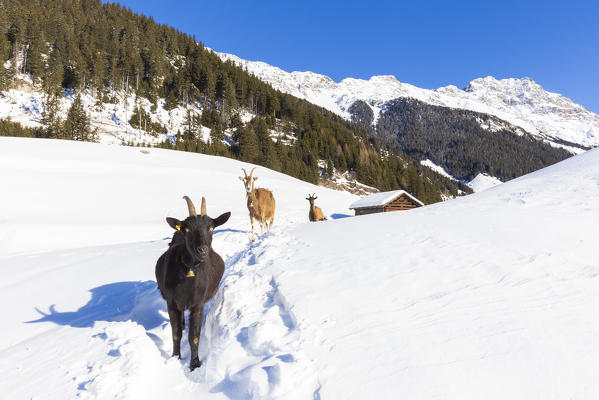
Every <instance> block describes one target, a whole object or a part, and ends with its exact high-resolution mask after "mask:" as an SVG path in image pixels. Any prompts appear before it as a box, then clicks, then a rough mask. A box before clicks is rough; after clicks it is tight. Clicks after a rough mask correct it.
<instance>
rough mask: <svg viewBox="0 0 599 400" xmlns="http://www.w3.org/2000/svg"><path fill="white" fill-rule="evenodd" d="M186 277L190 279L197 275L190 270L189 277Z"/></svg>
mask: <svg viewBox="0 0 599 400" xmlns="http://www.w3.org/2000/svg"><path fill="white" fill-rule="evenodd" d="M185 276H186V277H188V278H193V277H194V276H196V274H194V273H193V270H191V269H190V270H189V271H187V275H185Z"/></svg>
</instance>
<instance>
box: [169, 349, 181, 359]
mask: <svg viewBox="0 0 599 400" xmlns="http://www.w3.org/2000/svg"><path fill="white" fill-rule="evenodd" d="M171 357H177V358H179V360H180V359H181V353H177V352H174V351H173V354H172V355H171Z"/></svg>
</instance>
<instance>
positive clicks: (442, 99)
mask: <svg viewBox="0 0 599 400" xmlns="http://www.w3.org/2000/svg"><path fill="white" fill-rule="evenodd" d="M216 54H218V55H219V56H220V58H221V59H223V60H229V61H231V62H233V63H235V64H237V65H239V66H242V67H243V68H245V69H246V70H247V71H248V72H250V73H252V74H254V75H255V76H256V77H258V78H259V79H261V80H263V81H265V82H267V83H269V84H271V85H272V86H273V87H274V88H276V89H278V90H280V91H282V92H286V93H289V94H292V95H294V96H296V97H299V98H303V99H306V100H308V101H309V102H311V103H314V104H317V105H319V106H321V107H324V108H326V109H328V110H330V111H332V112H334V113H336V114H339V115H341V116H343V117H345V118H349V117H350V114H349V112H348V109H349V107H350V106H351V105H352V104H353V103H354V102H355V101H356V100H363V101H365V102H366V103H368V104H369V105H370V107H371V108H372V109H373V112H374V116H375V121H376V120H377V119H378V115H379V114H380V112H381V111H382V110H383V109H384V104H385V103H386V102H388V101H390V100H393V99H396V98H398V97H413V98H415V99H418V100H421V101H424V102H426V103H429V104H433V105H437V106H444V107H452V108H461V109H465V110H471V111H477V112H482V113H486V114H491V115H494V116H496V117H498V118H501V119H503V120H505V121H508V122H509V123H511V124H513V125H516V126H519V127H521V128H523V129H524V130H526V131H528V132H529V133H531V134H533V135H536V136H537V137H539V138H542V139H545V140H548V141H549V142H551V143H554V144H555V145H560V146H561V144H560V142H559V141H560V140H566V141H569V142H573V143H577V144H579V145H582V146H586V147H594V146H598V145H599V115H597V114H595V113H593V112H591V111H589V110H587V109H586V108H584V107H583V106H581V105H578V104H576V103H574V102H573V101H572V100H570V99H568V98H567V97H565V96H563V95H561V94H558V93H551V92H548V91H546V90H544V89H543V87H541V86H540V85H539V84H537V83H536V82H534V81H533V80H532V79H530V78H522V79H515V78H509V79H500V80H498V79H495V78H493V77H492V76H487V77H485V78H478V79H475V80H473V81H471V82H470V83H469V84H468V85H467V86H466V88H464V89H463V90H460V89H458V88H457V87H456V86H453V85H449V86H445V87H441V88H439V89H432V90H431V89H421V88H418V87H416V86H413V85H410V84H408V83H402V82H399V81H398V80H397V79H396V78H395V77H394V76H392V75H381V76H373V77H371V78H370V79H368V80H363V79H354V78H346V79H343V80H342V81H341V82H335V81H333V80H332V79H331V78H329V77H328V76H325V75H320V74H316V73H314V72H310V71H307V72H300V71H294V72H286V71H283V70H281V69H280V68H277V67H273V66H271V65H268V64H266V63H264V62H259V61H247V60H243V59H241V58H239V57H237V56H234V55H232V54H227V53H216ZM485 128H487V129H489V130H491V131H493V129H494V128H493V127H485ZM565 148H566V149H567V150H569V151H572V152H580V151H581V150H580V149H577V148H575V147H569V146H568V147H565Z"/></svg>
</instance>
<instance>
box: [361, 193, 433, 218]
mask: <svg viewBox="0 0 599 400" xmlns="http://www.w3.org/2000/svg"><path fill="white" fill-rule="evenodd" d="M423 205H424V203H422V202H421V201H420V200H418V199H417V198H416V197H414V196H412V195H411V194H409V193H408V192H406V191H405V190H393V191H391V192H380V193H374V194H371V195H369V196H366V197H363V198H361V199H360V200H358V201H355V202H354V203H352V205H351V206H349V208H350V209H352V210H354V211H355V213H356V215H364V214H374V213H380V212H388V211H399V210H410V209H412V208H416V207H421V206H423Z"/></svg>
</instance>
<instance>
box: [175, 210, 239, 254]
mask: <svg viewBox="0 0 599 400" xmlns="http://www.w3.org/2000/svg"><path fill="white" fill-rule="evenodd" d="M230 216H231V213H230V212H226V213H224V214H221V215H220V216H219V217H218V218H215V219H213V218H210V217H209V216H207V215H199V216H190V217H187V218H186V219H185V220H184V221H179V220H178V219H176V218H171V217H167V219H166V221H167V222H168V224H169V225H170V226H171V227H172V228H173V229H177V230H179V231H181V232H182V233H183V238H184V240H185V248H186V249H187V252H188V253H189V255H190V256H191V257H192V259H193V261H194V264H195V263H202V262H204V261H206V258H207V257H208V255H209V254H210V249H211V248H212V233H213V232H214V228H216V227H217V226H220V225H222V224H224V223H225V222H227V220H228V219H229V217H230Z"/></svg>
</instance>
